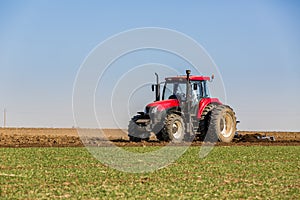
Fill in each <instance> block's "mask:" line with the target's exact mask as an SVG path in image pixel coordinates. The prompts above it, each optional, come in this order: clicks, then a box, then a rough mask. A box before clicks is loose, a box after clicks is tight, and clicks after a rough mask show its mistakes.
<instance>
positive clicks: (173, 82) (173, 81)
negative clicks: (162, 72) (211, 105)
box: [162, 76, 210, 102]
mask: <svg viewBox="0 0 300 200" xmlns="http://www.w3.org/2000/svg"><path fill="white" fill-rule="evenodd" d="M165 80H166V82H165V84H164V87H163V93H162V100H166V99H177V100H179V101H180V102H185V101H186V100H187V97H188V95H187V92H189V91H191V92H190V97H191V99H192V101H197V102H199V100H200V99H201V98H208V97H210V94H209V90H208V87H207V81H208V80H210V78H209V77H203V76H191V77H190V82H188V81H187V77H186V76H178V77H169V78H166V79H165ZM187 87H189V88H187Z"/></svg>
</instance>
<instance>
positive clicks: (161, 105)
mask: <svg viewBox="0 0 300 200" xmlns="http://www.w3.org/2000/svg"><path fill="white" fill-rule="evenodd" d="M178 106H179V101H178V100H177V99H168V100H163V101H155V102H153V103H149V104H148V105H147V106H146V109H147V110H149V109H150V108H151V107H157V109H158V110H159V111H162V110H166V109H168V108H171V107H178Z"/></svg>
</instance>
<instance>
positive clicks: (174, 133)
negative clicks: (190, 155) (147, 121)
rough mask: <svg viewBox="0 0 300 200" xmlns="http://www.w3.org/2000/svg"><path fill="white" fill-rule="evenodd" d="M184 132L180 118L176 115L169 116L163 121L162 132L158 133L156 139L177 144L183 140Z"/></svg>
mask: <svg viewBox="0 0 300 200" xmlns="http://www.w3.org/2000/svg"><path fill="white" fill-rule="evenodd" d="M184 135H185V130H184V123H183V119H182V117H181V116H179V115H177V114H174V113H173V114H169V115H167V117H166V120H165V126H164V128H163V130H162V131H161V132H160V133H158V135H157V138H158V139H159V140H164V141H172V142H174V143H179V142H182V141H183V140H184V138H185V137H184Z"/></svg>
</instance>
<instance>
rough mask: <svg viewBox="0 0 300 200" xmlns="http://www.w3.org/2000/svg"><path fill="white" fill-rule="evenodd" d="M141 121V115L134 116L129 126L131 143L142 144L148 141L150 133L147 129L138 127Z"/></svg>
mask: <svg viewBox="0 0 300 200" xmlns="http://www.w3.org/2000/svg"><path fill="white" fill-rule="evenodd" d="M138 119H141V115H136V116H134V117H133V118H132V119H131V120H130V121H129V125H128V137H129V141H131V142H141V141H142V140H146V141H148V140H149V138H150V133H149V132H148V131H146V129H145V127H143V126H141V125H138V124H137V123H136V121H137V120H138Z"/></svg>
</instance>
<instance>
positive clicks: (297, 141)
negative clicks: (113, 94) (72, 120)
mask: <svg viewBox="0 0 300 200" xmlns="http://www.w3.org/2000/svg"><path fill="white" fill-rule="evenodd" d="M79 131H83V133H84V134H85V136H84V137H81V138H80V137H79V135H78V130H77V129H75V128H0V147H80V146H83V143H82V140H84V141H85V144H88V145H91V146H102V145H109V142H108V140H111V141H113V143H114V144H116V145H118V146H164V145H166V143H165V142H158V141H157V140H155V137H152V138H150V139H151V140H150V142H142V143H133V142H129V141H128V137H127V132H126V130H121V129H103V130H99V129H80V130H79ZM239 133H240V134H241V135H246V136H249V137H245V138H246V140H243V141H238V140H236V141H234V142H232V143H229V144H228V143H218V144H217V145H221V146H236V145H242V146H251V145H267V146H269V145H300V132H257V131H239ZM103 134H104V135H103ZM255 134H260V135H266V136H275V139H276V141H275V142H270V141H257V140H255V137H252V136H254V135H255ZM253 138H254V139H253ZM192 145H193V146H200V145H202V142H200V141H196V142H193V144H192Z"/></svg>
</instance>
